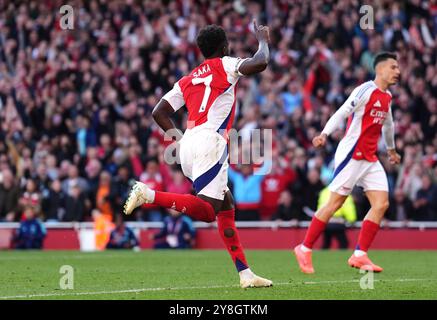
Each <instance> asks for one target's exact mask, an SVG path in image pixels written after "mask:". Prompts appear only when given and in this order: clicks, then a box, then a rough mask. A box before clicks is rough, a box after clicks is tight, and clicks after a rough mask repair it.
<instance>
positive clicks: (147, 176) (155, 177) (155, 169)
mask: <svg viewBox="0 0 437 320" xmlns="http://www.w3.org/2000/svg"><path fill="white" fill-rule="evenodd" d="M140 181H141V182H143V183H145V184H147V186H148V187H149V188H151V189H152V190H155V191H164V178H163V176H162V174H161V172H160V171H159V163H158V159H157V158H152V159H149V161H147V164H146V170H145V171H144V172H143V173H142V174H141V176H140ZM142 208H143V209H144V218H143V217H140V218H139V220H146V221H161V220H162V212H161V208H160V207H159V206H156V205H153V204H144V205H143V206H142ZM137 212H138V211H137ZM138 213H139V214H141V212H138Z"/></svg>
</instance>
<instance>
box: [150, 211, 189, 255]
mask: <svg viewBox="0 0 437 320" xmlns="http://www.w3.org/2000/svg"><path fill="white" fill-rule="evenodd" d="M167 212H168V213H169V215H168V216H166V217H165V218H164V225H163V227H162V229H161V231H160V232H158V233H156V234H154V235H151V238H152V239H153V240H155V245H154V248H155V249H189V248H193V247H194V244H195V238H196V230H195V229H194V226H193V223H192V221H191V219H190V218H189V217H188V216H185V215H183V214H181V213H180V212H177V211H175V210H172V209H167Z"/></svg>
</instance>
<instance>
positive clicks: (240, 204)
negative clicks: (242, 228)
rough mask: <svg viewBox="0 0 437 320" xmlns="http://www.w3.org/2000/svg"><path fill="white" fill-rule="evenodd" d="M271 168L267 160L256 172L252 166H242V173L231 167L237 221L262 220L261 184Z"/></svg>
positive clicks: (230, 174)
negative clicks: (260, 210) (260, 211)
mask: <svg viewBox="0 0 437 320" xmlns="http://www.w3.org/2000/svg"><path fill="white" fill-rule="evenodd" d="M271 167H272V163H271V161H267V160H266V161H264V164H263V165H262V167H260V168H258V169H256V172H255V170H254V168H253V166H252V165H250V164H243V165H241V170H240V171H235V170H234V169H233V168H232V167H231V166H229V171H228V173H229V180H230V181H231V182H232V185H233V191H234V192H233V194H234V197H235V204H236V213H235V220H245V221H247V220H260V214H259V209H260V205H261V183H262V181H263V179H264V176H265V175H266V174H267V173H268V172H269V171H270V170H271Z"/></svg>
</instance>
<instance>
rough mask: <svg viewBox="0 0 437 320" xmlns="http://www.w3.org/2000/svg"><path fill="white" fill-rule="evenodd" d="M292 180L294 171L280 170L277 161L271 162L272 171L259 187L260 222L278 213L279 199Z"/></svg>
mask: <svg viewBox="0 0 437 320" xmlns="http://www.w3.org/2000/svg"><path fill="white" fill-rule="evenodd" d="M294 179H295V173H294V171H292V170H291V169H289V168H285V169H284V168H282V167H281V165H280V164H279V163H278V161H274V162H273V167H272V171H271V172H270V173H269V174H267V175H266V176H265V177H264V179H263V181H262V185H261V190H262V191H261V193H262V194H261V206H260V216H261V219H262V220H270V219H271V218H272V215H273V214H274V213H275V212H277V211H278V206H279V205H280V201H279V198H280V197H281V195H282V193H283V192H284V190H285V189H286V188H287V187H288V186H289V185H290V184H291V183H293V180H294ZM290 202H291V201H290ZM287 220H289V219H287Z"/></svg>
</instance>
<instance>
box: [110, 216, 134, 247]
mask: <svg viewBox="0 0 437 320" xmlns="http://www.w3.org/2000/svg"><path fill="white" fill-rule="evenodd" d="M138 247H139V242H138V239H137V238H136V237H135V234H134V232H133V231H132V229H131V228H129V227H127V226H126V225H125V223H124V221H123V216H122V215H121V214H117V215H116V216H115V229H114V230H112V232H111V236H110V238H109V241H108V244H107V245H106V249H133V248H138Z"/></svg>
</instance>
